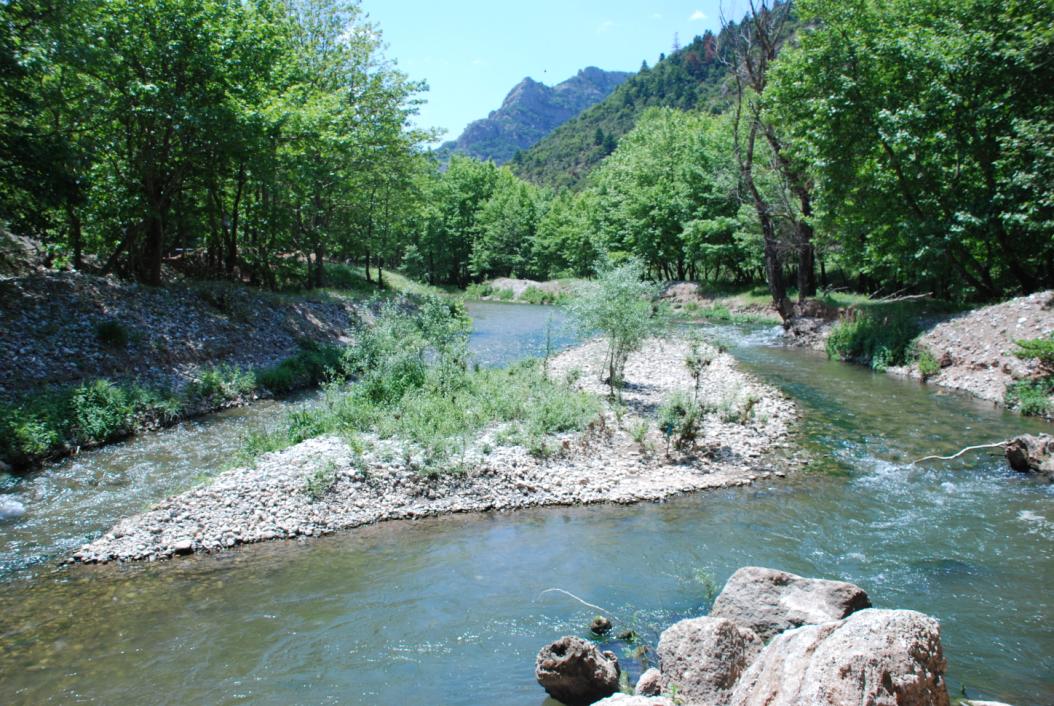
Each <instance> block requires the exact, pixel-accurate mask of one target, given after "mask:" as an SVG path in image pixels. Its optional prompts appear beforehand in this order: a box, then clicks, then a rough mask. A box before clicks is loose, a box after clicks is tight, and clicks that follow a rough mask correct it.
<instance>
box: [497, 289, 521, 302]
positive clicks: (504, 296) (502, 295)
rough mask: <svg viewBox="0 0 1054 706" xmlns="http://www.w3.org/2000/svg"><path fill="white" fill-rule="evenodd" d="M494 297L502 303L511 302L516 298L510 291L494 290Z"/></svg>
mask: <svg viewBox="0 0 1054 706" xmlns="http://www.w3.org/2000/svg"><path fill="white" fill-rule="evenodd" d="M494 296H495V297H497V298H498V299H499V300H501V301H503V302H511V301H512V300H513V299H514V298H515V297H516V293H515V292H513V291H512V290H511V289H495V290H494Z"/></svg>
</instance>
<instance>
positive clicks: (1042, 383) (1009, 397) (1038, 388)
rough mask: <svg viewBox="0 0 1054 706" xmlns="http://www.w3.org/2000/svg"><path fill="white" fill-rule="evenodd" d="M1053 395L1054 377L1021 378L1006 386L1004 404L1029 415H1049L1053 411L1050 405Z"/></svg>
mask: <svg viewBox="0 0 1054 706" xmlns="http://www.w3.org/2000/svg"><path fill="white" fill-rule="evenodd" d="M1051 395H1054V379H1052V378H1041V379H1039V380H1021V381H1019V382H1015V383H1012V384H1010V385H1008V386H1007V388H1006V406H1007V407H1010V408H1011V409H1016V410H1018V411H1019V412H1021V414H1024V415H1025V416H1029V417H1049V416H1051V413H1052V412H1054V409H1052V405H1051Z"/></svg>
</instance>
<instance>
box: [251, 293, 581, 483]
mask: <svg viewBox="0 0 1054 706" xmlns="http://www.w3.org/2000/svg"><path fill="white" fill-rule="evenodd" d="M466 331H467V329H466V327H465V325H464V322H463V320H462V317H461V313H460V310H459V309H457V308H453V309H452V308H451V307H450V306H449V305H447V304H446V303H445V302H444V303H442V306H438V305H436V306H430V307H425V308H423V309H422V310H421V311H419V312H418V313H417V314H407V313H405V312H401V311H399V310H397V309H395V308H391V309H387V310H385V311H382V313H381V314H380V316H379V317H378V320H377V322H376V325H375V326H374V327H373V328H372V329H370V330H368V331H364V332H363V333H362V334H361V336H360V344H361V345H360V346H359V347H357V348H356V349H354V351H352V352H349V356H348V360H349V364H350V365H351V366H352V367H353V368H354V369H355V372H356V374H357V375H358V376H359V381H358V384H355V385H351V386H347V385H343V384H341V383H339V382H334V383H332V384H331V385H329V386H328V387H327V388H326V394H325V398H324V401H323V404H322V405H320V406H319V407H317V408H312V409H304V410H298V411H297V412H295V413H292V414H290V415H289V417H288V419H287V424H286V429H285V430H284V431H283V432H281V433H279V434H273V435H267V436H264V437H259V436H258V437H254V438H252V439H250V440H249V442H248V443H247V447H248V448H247V451H248V452H249V453H252V452H259V453H263V452H265V451H270V450H274V449H275V448H276V447H280V445H281V444H283V443H297V442H299V441H302V440H304V439H306V438H309V437H312V436H318V435H322V434H332V433H338V434H344V435H350V436H355V435H357V434H359V433H367V432H368V433H375V434H377V435H378V436H380V437H382V438H398V439H400V440H402V441H403V442H405V443H406V444H409V445H410V447H411V448H412V449H416V451H415V453H420V455H421V456H422V457H423V458H424V465H423V467H422V469H421V470H422V471H423V472H426V473H436V472H438V471H439V470H442V469H446V470H457V469H459V468H462V467H463V463H464V455H465V453H466V452H467V450H468V449H469V448H470V447H471V446H472V445H473V444H474V443H475V442H476V440H477V437H478V435H479V433H480V432H481V431H482V430H484V429H485V428H487V427H490V426H493V425H500V424H505V425H507V427H508V433H507V435H506V438H507V439H513V438H515V439H516V440H518V441H522V442H523V443H524V444H525V445H527V446H528V448H530V449H532V450H533V451H536V452H538V453H543V452H544V453H545V454H548V453H550V452H551V451H552V448H550V446H549V445H548V443H547V441H546V439H547V438H548V437H549V436H550V435H552V434H557V433H561V432H565V431H573V430H580V429H584V428H585V427H586V425H588V423H589V422H590V421H592V420H593V419H595V418H596V416H597V415H598V414H599V412H600V403H599V401H598V400H597V399H596V398H595V397H594V396H592V395H589V394H588V393H584V392H579V391H577V390H575V389H573V388H572V387H571V386H570V385H568V384H566V383H564V382H553V381H551V380H549V379H548V378H546V377H545V376H544V375H543V373H542V369H541V365H540V364H539V363H538V362H537V361H527V362H524V363H521V364H517V365H513V366H511V367H509V368H506V369H498V370H495V369H471V368H469V366H467V365H466V364H465V352H464V346H463V344H464V342H465V335H464V333H465V332H466ZM408 453H409V452H408Z"/></svg>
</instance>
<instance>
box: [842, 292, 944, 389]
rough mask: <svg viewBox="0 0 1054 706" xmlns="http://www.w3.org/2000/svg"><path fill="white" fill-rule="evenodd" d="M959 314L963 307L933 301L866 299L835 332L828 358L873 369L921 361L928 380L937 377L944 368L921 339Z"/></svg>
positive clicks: (919, 362)
mask: <svg viewBox="0 0 1054 706" xmlns="http://www.w3.org/2000/svg"><path fill="white" fill-rule="evenodd" d="M832 303H833V302H832ZM959 311H962V307H961V306H957V305H955V304H952V303H949V302H943V301H937V300H932V299H920V300H910V301H899V302H898V301H888V302H883V301H881V300H879V301H875V300H868V299H862V300H860V301H857V302H855V303H853V304H852V306H851V308H849V309H848V311H847V312H846V313H845V314H844V315H843V318H842V319H841V320H840V321H839V322H838V323H837V324H835V326H834V328H832V329H831V333H830V335H829V336H828V337H827V343H826V348H827V355H828V356H829V357H831V358H837V359H838V360H842V361H845V362H851V363H858V364H860V365H866V366H869V367H870V368H872V369H873V370H885V369H886V368H889V367H893V366H901V365H908V364H911V363H915V362H917V363H918V364H919V369H920V371H921V372H922V374H923V376H924V377H926V376H929V375H933V374H935V373H937V371H938V370H939V369H940V366H939V364H938V363H937V361H936V360H935V359H934V358H933V356H932V355H930V353H929V352H927V351H926V350H923V349H920V348H919V346H918V344H917V341H918V338H919V336H920V335H922V333H923V332H924V331H925V329H926V327H927V326H928V325H931V324H932V323H935V322H936V321H939V320H940V319H943V318H946V317H948V316H950V315H951V314H954V313H956V312H959Z"/></svg>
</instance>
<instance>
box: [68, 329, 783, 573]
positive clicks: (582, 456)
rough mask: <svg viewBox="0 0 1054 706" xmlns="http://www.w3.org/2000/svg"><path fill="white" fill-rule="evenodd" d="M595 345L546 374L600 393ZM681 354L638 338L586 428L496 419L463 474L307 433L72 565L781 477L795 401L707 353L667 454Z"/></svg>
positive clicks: (139, 521) (89, 549) (655, 496)
mask: <svg viewBox="0 0 1054 706" xmlns="http://www.w3.org/2000/svg"><path fill="white" fill-rule="evenodd" d="M599 346H600V344H599V343H598V342H591V343H587V344H585V345H583V346H580V347H578V348H575V349H572V350H570V351H567V352H565V353H563V354H561V355H559V356H557V357H556V358H555V359H553V360H552V361H550V368H549V375H550V377H551V378H553V379H554V380H555V379H563V380H567V379H571V380H572V381H573V382H571V383H570V384H572V385H573V386H574V387H575V388H577V389H580V390H585V391H589V392H594V393H597V394H601V393H602V392H603V391H604V390H605V389H606V386H605V385H604V384H603V383H602V382H601V381H600V379H599V374H598V370H599V361H601V360H602V354H601V355H600V356H599V358H598V353H601V350H600V348H599ZM688 350H689V344H688V342H687V341H684V340H681V339H677V340H672V341H665V342H662V341H651V342H649V343H648V344H647V345H646V346H645V348H644V349H643V350H642V351H640V352H639V353H636V354H634V355H633V356H631V358H630V360H629V361H628V363H627V367H626V389H625V391H624V393H623V405H613V404H610V403H607V402H605V403H604V407H603V412H602V414H601V416H600V417H598V418H597V419H596V420H595V421H594V422H593V423H592V424H590V425H589V427H588V428H587V429H586V430H585V431H583V432H580V433H563V434H557V435H553V436H552V437H551V438H550V439H548V440H547V444H546V447H547V448H548V449H550V451H549V452H546V453H541V454H539V453H537V451H536V452H535V453H532V452H531V450H529V449H528V448H526V447H524V446H523V445H520V444H517V443H510V440H509V435H508V434H503V431H506V430H505V429H503V428H502V427H501V426H500V425H499V426H495V427H491V428H488V429H487V430H485V431H484V432H483V433H482V434H481V435H480V436H479V437H478V438H476V439H474V440H473V441H472V443H471V444H470V445H469V446H468V448H466V449H465V452H464V459H463V461H462V462H461V463H460V464H459V468H460V469H461V472H456V473H432V474H425V473H421V472H420V471H418V470H416V469H417V467H418V459H417V458H415V455H414V453H413V451H412V450H409V449H407V448H406V447H405V446H401V445H399V444H398V443H396V442H395V441H394V440H392V439H381V438H378V437H376V436H370V435H363V436H361V437H357V438H355V439H350V440H348V439H344V438H340V437H336V436H325V437H320V438H315V439H310V440H308V441H305V442H302V443H300V444H297V445H296V446H293V447H291V448H288V449H286V450H284V451H279V452H276V453H272V454H267V455H264V456H262V457H260V458H259V459H258V460H257V462H256V464H255V465H254V466H252V467H243V468H237V469H234V470H231V471H228V472H226V473H223V474H221V475H220V476H218V477H217V478H216V479H215V480H214V481H213V482H212V483H211V484H210V485H209V486H207V487H204V488H198V489H195V490H191V491H188V492H186V493H183V494H181V495H178V496H175V497H173V498H169V499H168V500H165V501H163V502H161V503H159V504H158V505H156V506H155V507H153V508H152V509H151V510H149V511H148V512H145V513H142V514H140V515H136V516H134V517H130V518H127V519H125V520H123V521H121V522H119V523H117V525H116V526H115V527H114V528H113V529H112V530H111V531H110V532H108V533H107V534H106V535H104V536H103V537H101V538H99V539H98V540H96V541H94V542H92V543H89V544H87V545H85V546H84V547H82V548H81V549H80V550H79V551H77V552H76V553H75V554H74V555H73V557H72V560H73V561H79V562H85V563H101V562H109V561H115V560H117V561H139V560H156V559H164V558H168V557H171V556H174V555H179V554H188V553H193V552H216V551H221V550H223V549H226V548H231V547H235V546H237V545H240V544H250V543H254V542H262V541H267V540H273V539H289V538H295V537H298V536H320V535H324V534H330V533H333V532H336V531H339V530H345V529H350V528H354V527H357V526H361V525H366V524H372V523H376V522H381V521H385V520H393V519H417V518H422V517H428V516H433V515H439V514H444V513H454V512H480V511H497V510H514V509H519V508H526V507H534V506H540V505H579V504H589V503H602V502H608V503H634V502H641V501H651V500H661V499H663V498H666V497H669V496H672V495H676V494H680V493H686V492H692V491H698V490H704V489H713V488H727V487H735V486H743V485H749V484H751V483H752V482H754V481H756V480H758V479H760V478H770V477H773V476H774V475H781V474H784V473H785V471H784V470H782V469H779V468H776V467H775V466H773V465H772V463H771V462H767V461H766V458H767V457H769V456H770V454H771V453H772V452H773V451H774V450H775V449H776V448H777V447H779V446H781V445H783V444H785V442H786V440H787V437H788V435H789V433H790V430H791V427H792V425H793V423H794V421H795V419H796V416H797V411H796V408H795V406H794V405H793V404H792V403H791V402H790V401H789V400H787V399H786V398H785V397H784V396H783V395H782V394H780V393H779V392H777V391H776V390H775V389H773V388H772V387H769V386H767V385H764V384H762V383H761V382H759V381H757V380H756V379H754V378H752V377H751V376H749V375H747V374H745V373H743V372H742V371H741V370H740V369H739V368H738V367H737V366H736V364H735V363H734V361H733V360H732V358H731V357H730V356H729V355H728V354H725V353H717V352H716V351H714V352H713V360H712V362H711V363H710V364H709V365H708V366H707V367H706V370H705V372H704V373H703V376H702V378H701V385H700V390H701V392H700V395H701V399H700V401H701V402H702V403H703V405H704V408H706V409H709V410H712V411H711V412H710V413H708V414H706V415H705V418H704V420H703V423H702V427H701V430H700V435H699V436H700V442H699V443H698V445H697V446H696V447H695V448H692V449H690V450H685V451H672V453H671V455H670V456H667V454H666V453H665V450H664V446H665V441H664V439H663V436H662V434H661V433H660V432H659V430H658V429H657V428H656V427H655V423H654V414H655V411H656V410H657V408H658V407H659V406H660V405H661V404H662V403H663V401H665V400H666V399H667V398H668V397H669V396H670V395H671V394H672V393H674V392H677V391H681V392H687V391H690V390H691V389H692V388H693V386H694V380H693V379H692V377H691V375H690V374H689V372H688V369H687V368H686V367H685V365H684V360H685V356H686V355H687V353H688ZM642 426H643V428H644V431H643V432H642V431H641V430H642ZM408 451H409V452H408Z"/></svg>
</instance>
